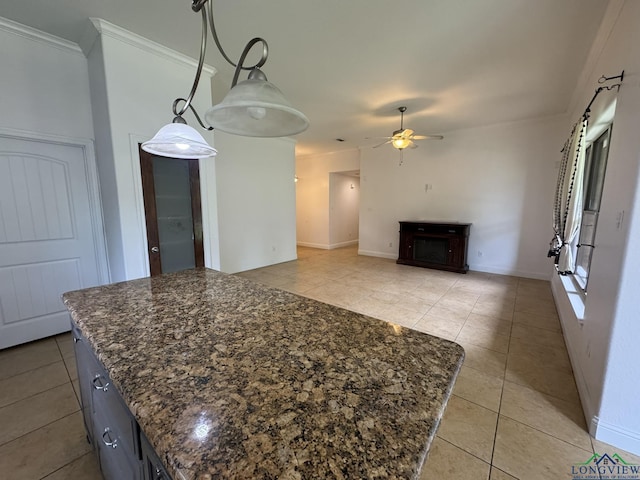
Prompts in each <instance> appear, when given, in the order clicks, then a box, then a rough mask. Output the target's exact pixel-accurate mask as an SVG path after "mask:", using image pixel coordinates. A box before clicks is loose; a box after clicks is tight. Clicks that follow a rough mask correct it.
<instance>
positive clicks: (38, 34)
mask: <svg viewBox="0 0 640 480" xmlns="http://www.w3.org/2000/svg"><path fill="white" fill-rule="evenodd" d="M0 30H3V31H5V32H8V33H11V34H13V35H17V36H19V37H22V38H26V39H28V40H32V41H34V42H38V43H42V44H45V45H48V46H52V47H55V48H58V49H60V50H64V51H67V52H72V53H76V54H77V53H79V54H82V50H81V49H80V47H79V46H78V45H77V44H76V43H73V42H71V41H69V40H65V39H64V38H60V37H56V36H55V35H51V34H49V33H46V32H43V31H41V30H36V29H35V28H33V27H29V26H27V25H23V24H22V23H18V22H14V21H13V20H9V19H8V18H3V17H0Z"/></svg>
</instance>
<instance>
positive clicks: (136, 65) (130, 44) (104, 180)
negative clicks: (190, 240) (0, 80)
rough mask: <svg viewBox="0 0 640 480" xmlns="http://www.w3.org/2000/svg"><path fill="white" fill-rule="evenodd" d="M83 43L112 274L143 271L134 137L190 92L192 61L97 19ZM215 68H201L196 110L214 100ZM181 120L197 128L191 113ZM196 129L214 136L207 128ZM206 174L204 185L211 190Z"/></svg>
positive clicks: (149, 131) (151, 130)
mask: <svg viewBox="0 0 640 480" xmlns="http://www.w3.org/2000/svg"><path fill="white" fill-rule="evenodd" d="M82 47H83V50H84V51H85V53H86V55H87V59H88V63H89V72H90V77H91V102H92V106H93V118H94V124H95V128H96V151H97V158H98V168H99V173H100V183H101V189H102V201H103V209H104V217H105V227H106V235H107V246H108V251H109V261H110V269H111V278H112V280H114V281H119V280H129V279H133V278H139V277H144V276H147V275H149V261H148V256H147V241H146V228H145V222H144V205H143V201H142V186H141V180H140V160H139V156H138V145H137V144H138V143H139V142H143V141H144V140H147V139H149V138H151V137H152V136H153V135H154V134H155V133H156V131H157V130H158V129H159V128H160V127H161V126H163V125H164V124H166V123H169V122H170V121H171V119H172V118H173V114H172V112H171V105H172V103H173V100H174V99H175V98H177V97H184V96H185V95H187V94H188V93H189V90H190V89H191V84H192V82H193V77H194V74H195V67H196V62H195V61H194V60H192V59H188V58H186V57H184V56H182V55H180V54H177V53H175V52H172V51H170V50H168V49H166V48H164V47H162V46H160V45H157V44H154V43H153V42H150V41H148V40H146V39H144V38H142V37H139V36H137V35H135V34H132V33H130V32H127V31H125V30H122V29H120V28H119V27H117V26H115V25H112V24H109V23H108V22H104V21H102V20H94V21H93V23H91V24H89V25H88V29H87V33H86V34H85V37H84V40H83V42H82ZM212 75H213V71H212V70H211V69H206V70H205V71H204V72H203V74H202V78H201V80H200V81H201V88H199V89H198V93H197V94H196V96H195V98H194V101H193V105H194V106H195V108H196V109H197V110H198V111H199V112H204V111H205V110H206V108H208V107H209V106H210V105H211V91H210V90H211V89H210V88H209V86H210V83H211V77H212ZM185 119H186V120H187V121H188V122H189V123H190V125H191V126H194V127H196V128H199V127H198V126H197V122H196V121H195V119H194V118H193V117H191V116H190V114H189V113H187V114H185ZM200 132H201V133H202V134H203V135H204V136H205V138H206V139H207V141H209V142H210V143H213V135H212V134H211V133H210V132H205V131H203V130H202V129H200ZM207 179H208V177H207V176H205V177H204V181H203V182H202V187H203V188H213V189H215V184H214V185H213V186H211V185H208V184H206V182H207ZM206 242H207V239H205V243H206ZM211 248H212V247H211V245H207V244H206V245H205V250H207V249H211ZM214 248H217V247H214ZM215 256H216V255H215V254H211V253H210V252H209V253H208V255H207V257H208V258H209V259H211V258H215Z"/></svg>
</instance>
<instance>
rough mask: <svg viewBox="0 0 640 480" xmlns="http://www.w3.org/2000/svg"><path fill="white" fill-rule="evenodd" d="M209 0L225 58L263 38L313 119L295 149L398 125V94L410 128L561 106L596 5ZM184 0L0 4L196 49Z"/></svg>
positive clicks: (78, 27)
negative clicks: (94, 20) (93, 21)
mask: <svg viewBox="0 0 640 480" xmlns="http://www.w3.org/2000/svg"><path fill="white" fill-rule="evenodd" d="M210 1H211V0H210ZM213 1H214V12H215V17H216V26H217V29H218V34H219V37H220V40H221V42H222V45H223V47H224V49H225V50H226V51H227V53H228V54H229V55H230V56H231V57H232V59H233V60H234V61H237V58H238V57H239V56H240V53H241V52H242V49H243V47H244V45H245V44H246V43H247V42H248V41H249V40H250V39H251V38H252V37H254V36H261V37H263V38H265V39H266V40H267V42H268V43H269V49H270V50H269V51H270V54H269V60H268V62H267V64H266V65H265V67H264V68H263V70H264V72H265V73H266V74H267V76H268V77H269V80H270V81H272V82H273V83H274V84H276V85H277V86H278V87H279V88H280V89H281V90H282V91H283V92H284V94H285V96H286V97H287V98H288V99H289V100H290V101H291V103H292V104H293V105H294V106H295V107H297V108H298V109H300V110H301V111H303V112H304V113H305V114H306V115H307V116H308V117H309V119H310V122H311V126H310V127H309V129H308V130H307V131H306V132H304V133H302V134H300V135H298V136H297V140H298V142H299V143H298V146H297V153H298V154H310V153H320V152H330V151H337V150H344V149H348V148H354V147H357V146H363V145H373V144H375V143H376V141H375V140H366V139H365V138H366V137H375V136H385V135H390V134H391V132H392V131H393V130H395V129H397V128H398V127H399V122H400V119H399V114H398V112H397V107H399V106H401V105H406V106H407V107H408V110H407V113H406V114H405V127H409V128H412V129H414V130H415V131H416V133H421V134H425V133H442V134H445V135H446V133H447V132H450V131H452V130H458V129H463V128H469V127H474V126H478V125H486V124H493V123H500V122H509V121H517V120H521V119H526V118H533V117H544V116H549V115H555V114H560V113H564V112H565V111H566V110H567V108H568V106H569V103H570V101H571V95H572V93H573V87H574V86H575V85H576V83H577V81H578V77H579V75H580V73H581V70H582V67H583V65H584V62H585V60H586V57H587V54H588V52H589V49H590V47H591V44H592V42H593V40H594V38H595V34H596V31H597V28H598V26H599V23H600V21H601V20H602V17H603V15H604V12H605V9H606V7H607V3H608V2H607V0H394V1H391V0H386V1H385V0H321V1H320V0H316V1H314V0H269V1H266V0H213ZM190 5H191V2H190V0H57V1H51V0H20V1H17V0H16V1H14V0H3V1H2V2H0V16H2V17H5V18H9V19H11V20H14V21H16V22H19V23H23V24H26V25H29V26H32V27H35V28H37V29H39V30H43V31H45V32H48V33H50V34H53V35H56V36H59V37H62V38H65V39H67V40H71V41H73V42H78V41H79V39H80V37H81V35H82V33H83V32H84V29H85V28H86V23H87V18H88V17H99V18H102V19H105V20H107V21H109V22H111V23H114V24H116V25H118V26H120V27H122V28H125V29H127V30H130V31H132V32H135V33H137V34H139V35H142V36H143V37H146V38H149V39H151V40H154V41H156V42H158V43H161V44H163V45H166V46H168V47H170V48H172V49H174V50H177V51H179V52H182V53H184V54H186V55H189V56H191V57H194V58H195V57H197V55H198V49H199V42H200V40H199V38H200V16H199V14H195V13H193V12H192V11H191V8H190ZM253 57H255V55H253ZM248 60H251V58H249V59H248ZM207 63H208V64H210V65H213V66H215V67H216V68H217V69H218V71H219V74H218V76H217V78H218V80H217V81H218V82H222V84H223V85H224V86H225V89H226V88H228V85H230V83H231V77H232V75H233V68H232V67H231V66H230V65H229V64H227V63H225V61H224V60H223V59H222V57H221V56H220V54H219V53H218V52H217V50H216V47H215V45H214V43H213V41H212V40H211V38H210V37H209V47H208V51H207ZM189 88H190V85H187V86H185V92H184V93H183V94H181V95H183V96H184V95H186V94H187V93H188V90H189ZM172 100H173V99H167V111H168V113H169V110H170V105H171V102H172ZM187 115H188V114H187ZM336 138H343V139H345V141H344V142H337V141H336ZM445 141H446V139H445Z"/></svg>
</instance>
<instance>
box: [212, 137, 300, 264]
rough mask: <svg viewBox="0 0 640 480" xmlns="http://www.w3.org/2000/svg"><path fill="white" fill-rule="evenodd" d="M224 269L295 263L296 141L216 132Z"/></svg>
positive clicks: (219, 225)
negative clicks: (291, 261) (287, 262)
mask: <svg viewBox="0 0 640 480" xmlns="http://www.w3.org/2000/svg"><path fill="white" fill-rule="evenodd" d="M216 148H217V150H218V156H217V157H216V159H215V166H216V184H217V187H216V192H217V217H218V235H219V237H218V238H219V242H220V244H219V248H220V270H221V271H223V272H227V273H235V272H240V271H244V270H250V269H253V268H258V267H264V266H266V265H273V264H275V263H281V262H286V261H290V260H295V259H296V258H297V254H296V233H295V229H296V223H295V222H296V194H295V182H294V177H295V141H293V140H291V139H289V138H249V137H239V136H237V135H229V134H225V133H222V132H217V133H216Z"/></svg>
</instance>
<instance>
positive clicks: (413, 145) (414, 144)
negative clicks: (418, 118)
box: [407, 142, 418, 148]
mask: <svg viewBox="0 0 640 480" xmlns="http://www.w3.org/2000/svg"><path fill="white" fill-rule="evenodd" d="M407 148H418V144H417V143H414V142H411V144H410V145H409V146H408V147H407Z"/></svg>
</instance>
